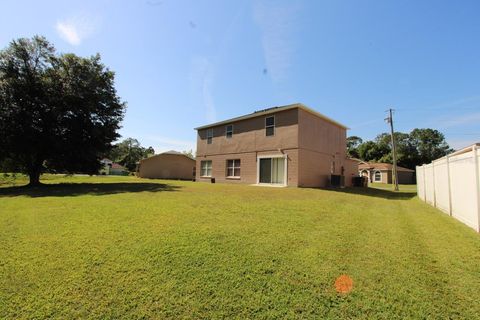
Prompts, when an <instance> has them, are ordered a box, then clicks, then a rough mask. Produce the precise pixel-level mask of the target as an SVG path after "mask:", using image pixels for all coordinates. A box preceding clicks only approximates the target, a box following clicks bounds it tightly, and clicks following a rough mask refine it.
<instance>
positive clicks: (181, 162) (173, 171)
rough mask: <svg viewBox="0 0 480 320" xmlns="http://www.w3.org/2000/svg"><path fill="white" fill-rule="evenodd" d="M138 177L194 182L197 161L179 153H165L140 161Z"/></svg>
mask: <svg viewBox="0 0 480 320" xmlns="http://www.w3.org/2000/svg"><path fill="white" fill-rule="evenodd" d="M137 176H138V177H140V178H150V179H175V180H193V179H194V178H195V160H194V159H192V158H190V157H189V156H187V155H185V154H183V153H180V152H177V151H173V150H172V151H167V152H163V153H160V154H157V155H154V156H151V157H149V158H147V159H143V160H140V162H139V164H138V169H137Z"/></svg>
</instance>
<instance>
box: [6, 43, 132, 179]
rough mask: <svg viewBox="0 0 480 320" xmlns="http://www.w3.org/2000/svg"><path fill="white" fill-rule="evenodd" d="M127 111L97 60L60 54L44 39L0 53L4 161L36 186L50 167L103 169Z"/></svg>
mask: <svg viewBox="0 0 480 320" xmlns="http://www.w3.org/2000/svg"><path fill="white" fill-rule="evenodd" d="M124 111H125V103H124V102H122V101H121V100H120V98H119V97H118V95H117V93H116V90H115V87H114V73H113V72H112V71H110V70H109V69H108V68H106V67H105V66H104V65H103V64H102V62H101V60H100V56H99V55H96V56H92V57H89V58H83V57H78V56H76V55H74V54H61V55H59V54H57V53H56V52H55V49H54V47H53V46H52V45H51V44H50V43H49V42H48V41H47V40H46V39H45V38H43V37H39V36H35V37H33V38H32V39H18V40H14V41H12V42H11V43H10V45H9V46H8V47H7V48H6V49H4V50H2V51H0V141H1V142H2V143H1V144H0V162H2V163H8V164H9V167H10V169H11V170H17V171H19V172H23V173H25V174H27V175H28V176H29V177H30V184H31V185H36V184H39V183H40V175H41V174H42V173H43V172H45V170H49V171H53V172H65V173H76V172H82V173H88V174H93V173H96V172H98V169H99V168H100V163H99V159H100V156H101V155H102V154H105V153H106V152H108V150H109V149H110V148H111V143H112V142H113V141H115V140H116V139H117V138H118V137H119V135H118V133H117V130H118V129H119V128H120V122H121V120H122V119H123V115H124Z"/></svg>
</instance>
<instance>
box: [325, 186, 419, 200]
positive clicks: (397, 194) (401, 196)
mask: <svg viewBox="0 0 480 320" xmlns="http://www.w3.org/2000/svg"><path fill="white" fill-rule="evenodd" d="M329 190H331V191H335V192H342V193H349V194H356V195H361V196H367V197H377V198H384V199H390V200H408V199H412V198H413V197H415V196H416V195H417V193H416V192H409V191H393V190H385V189H377V188H371V187H348V188H344V189H340V188H329Z"/></svg>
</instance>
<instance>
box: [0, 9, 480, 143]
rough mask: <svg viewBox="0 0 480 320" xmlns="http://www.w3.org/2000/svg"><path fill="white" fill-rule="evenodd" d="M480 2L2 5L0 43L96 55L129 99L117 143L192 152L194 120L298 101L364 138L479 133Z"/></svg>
mask: <svg viewBox="0 0 480 320" xmlns="http://www.w3.org/2000/svg"><path fill="white" fill-rule="evenodd" d="M479 12H480V2H479V1H467V0H464V1H386V0H378V1H369V0H363V1H358V0H351V1H341V0H331V1H320V0H319V1H227V0H224V1H183V0H146V1H133V0H131V1H114V0H105V1H100V0H98V1H20V0H15V1H14V0H4V1H2V4H1V11H0V48H4V47H6V46H7V45H8V43H9V42H10V41H11V40H12V39H14V38H18V37H31V36H33V35H35V34H40V35H44V36H46V37H47V38H48V39H49V40H50V41H51V42H52V43H53V44H54V45H55V46H56V48H57V50H58V51H59V52H74V53H76V54H78V55H82V56H88V55H93V54H95V53H97V52H98V53H100V54H101V56H102V60H103V62H104V63H105V64H106V65H107V66H108V67H110V68H111V69H112V70H114V71H115V72H116V87H117V90H118V94H119V95H120V96H121V97H122V99H124V100H125V101H127V103H128V110H127V113H126V116H125V120H124V122H123V128H122V129H121V134H122V136H123V137H134V138H137V139H139V140H140V142H141V143H142V144H143V145H145V146H149V145H151V146H153V147H154V148H155V150H156V151H157V152H161V151H165V150H170V149H175V150H187V149H195V141H196V133H195V131H194V130H193V128H194V127H196V126H199V125H203V124H207V123H210V122H213V121H216V120H223V119H226V118H230V117H234V116H238V115H242V114H246V113H250V112H253V111H255V110H258V109H264V108H267V107H271V106H277V105H285V104H289V103H293V102H302V103H304V104H306V105H308V106H310V107H312V108H314V109H316V110H317V111H319V112H321V113H323V114H325V115H327V116H329V117H331V118H333V119H335V120H337V121H339V122H342V123H344V124H346V125H347V126H349V127H350V128H351V130H350V131H349V133H348V134H349V135H358V136H360V137H362V138H364V139H372V138H374V137H375V136H376V135H377V134H378V133H381V132H385V131H387V130H388V127H387V124H386V123H385V122H384V121H383V119H384V118H385V117H386V113H385V110H386V109H387V108H389V107H393V108H395V109H396V112H395V120H396V123H395V126H396V128H395V129H396V130H397V131H404V132H407V131H410V130H411V129H413V128H416V127H419V128H425V127H430V128H435V129H438V130H440V131H441V132H443V133H445V135H446V137H447V141H448V142H449V143H450V144H451V145H452V146H453V147H455V148H459V147H463V146H467V145H468V144H470V143H472V142H474V141H480V19H479V16H478V14H479Z"/></svg>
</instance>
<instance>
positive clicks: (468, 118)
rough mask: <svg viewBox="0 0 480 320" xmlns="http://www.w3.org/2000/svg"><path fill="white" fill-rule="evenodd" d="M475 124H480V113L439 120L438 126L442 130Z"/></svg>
mask: <svg viewBox="0 0 480 320" xmlns="http://www.w3.org/2000/svg"><path fill="white" fill-rule="evenodd" d="M473 123H480V112H474V113H470V114H463V115H459V116H453V117H452V116H449V117H442V118H440V119H438V120H437V124H438V126H439V127H441V128H444V129H446V128H452V127H459V126H465V125H469V124H473Z"/></svg>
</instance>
